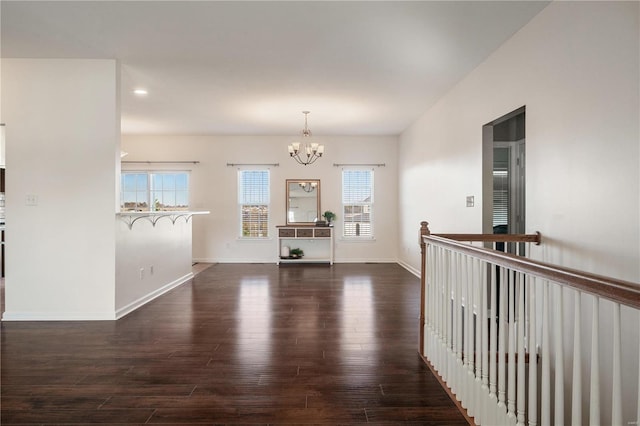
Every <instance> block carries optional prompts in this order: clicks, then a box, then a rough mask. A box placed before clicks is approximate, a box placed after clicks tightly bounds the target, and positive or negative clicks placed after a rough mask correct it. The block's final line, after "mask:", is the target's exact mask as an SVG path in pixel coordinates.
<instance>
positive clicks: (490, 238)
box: [420, 222, 542, 246]
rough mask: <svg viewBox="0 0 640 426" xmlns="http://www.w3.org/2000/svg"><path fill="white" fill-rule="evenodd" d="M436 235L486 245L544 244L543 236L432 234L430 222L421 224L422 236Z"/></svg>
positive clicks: (538, 233) (537, 234)
mask: <svg viewBox="0 0 640 426" xmlns="http://www.w3.org/2000/svg"><path fill="white" fill-rule="evenodd" d="M425 235H434V236H437V237H442V238H447V239H449V240H454V241H467V242H485V243H536V245H537V246H539V245H540V243H541V242H542V234H540V232H536V233H535V234H432V233H431V231H430V230H429V222H420V236H425Z"/></svg>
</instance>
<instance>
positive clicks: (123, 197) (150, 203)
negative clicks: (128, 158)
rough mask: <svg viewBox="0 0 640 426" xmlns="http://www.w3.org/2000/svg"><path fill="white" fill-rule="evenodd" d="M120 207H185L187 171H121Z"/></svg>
mask: <svg viewBox="0 0 640 426" xmlns="http://www.w3.org/2000/svg"><path fill="white" fill-rule="evenodd" d="M120 184H121V190H120V209H121V210H122V211H162V210H165V211H180V210H189V173H188V172H123V173H122V178H121V183H120Z"/></svg>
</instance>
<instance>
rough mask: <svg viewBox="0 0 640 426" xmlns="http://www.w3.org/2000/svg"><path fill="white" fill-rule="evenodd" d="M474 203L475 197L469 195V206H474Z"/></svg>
mask: <svg viewBox="0 0 640 426" xmlns="http://www.w3.org/2000/svg"><path fill="white" fill-rule="evenodd" d="M473 204H474V197H473V195H468V196H467V207H473Z"/></svg>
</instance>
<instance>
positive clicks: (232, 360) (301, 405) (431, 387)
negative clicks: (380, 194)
mask: <svg viewBox="0 0 640 426" xmlns="http://www.w3.org/2000/svg"><path fill="white" fill-rule="evenodd" d="M419 295H420V288H419V280H418V279H417V278H416V277H415V276H413V275H411V274H410V273H408V272H407V271H405V270H404V269H402V268H401V267H399V266H398V265H394V264H366V265H365V264H337V265H333V266H332V267H325V268H318V267H305V266H296V267H287V268H278V267H277V266H276V265H274V264H242V265H231V264H214V265H208V267H206V268H203V270H202V271H201V272H199V273H198V275H197V276H195V278H194V279H193V280H191V281H190V282H188V283H186V284H184V285H182V286H180V287H178V288H176V289H174V290H172V291H170V292H169V293H167V294H165V295H163V296H162V297H160V298H158V299H156V300H154V301H152V302H150V303H149V304H147V305H145V306H143V307H141V308H140V309H138V310H136V311H134V312H132V313H131V314H129V315H127V316H126V317H124V318H122V319H121V320H118V321H91V322H22V323H20V322H7V323H2V348H1V351H2V353H1V355H2V358H1V362H2V365H1V380H2V387H1V392H2V411H1V413H0V421H1V423H2V425H3V426H6V425H11V424H24V423H31V424H39V425H50V424H68V423H82V424H97V423H102V424H144V423H146V424H153V423H165V424H166V423H172V424H182V425H186V424H212V423H223V424H239V423H242V424H309V423H313V424H365V423H377V424H382V423H384V424H399V423H406V424H414V425H430V424H449V425H464V424H467V423H466V421H465V419H464V417H463V416H462V415H461V414H460V412H459V411H458V410H457V409H456V407H455V406H454V404H453V402H452V401H451V400H450V399H449V397H448V396H447V394H446V393H445V392H444V390H443V389H442V388H441V387H440V386H439V383H438V382H437V380H436V379H435V378H434V377H433V376H432V374H431V372H430V370H429V369H428V368H427V367H426V366H425V365H424V363H423V362H422V360H421V358H420V357H419V355H418V351H417V345H418V343H417V342H418V318H419V315H418V313H419Z"/></svg>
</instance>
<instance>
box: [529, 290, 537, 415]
mask: <svg viewBox="0 0 640 426" xmlns="http://www.w3.org/2000/svg"><path fill="white" fill-rule="evenodd" d="M528 348H529V410H528V413H527V414H528V415H529V426H537V424H538V356H537V345H536V280H535V278H531V279H530V281H529V346H528Z"/></svg>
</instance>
